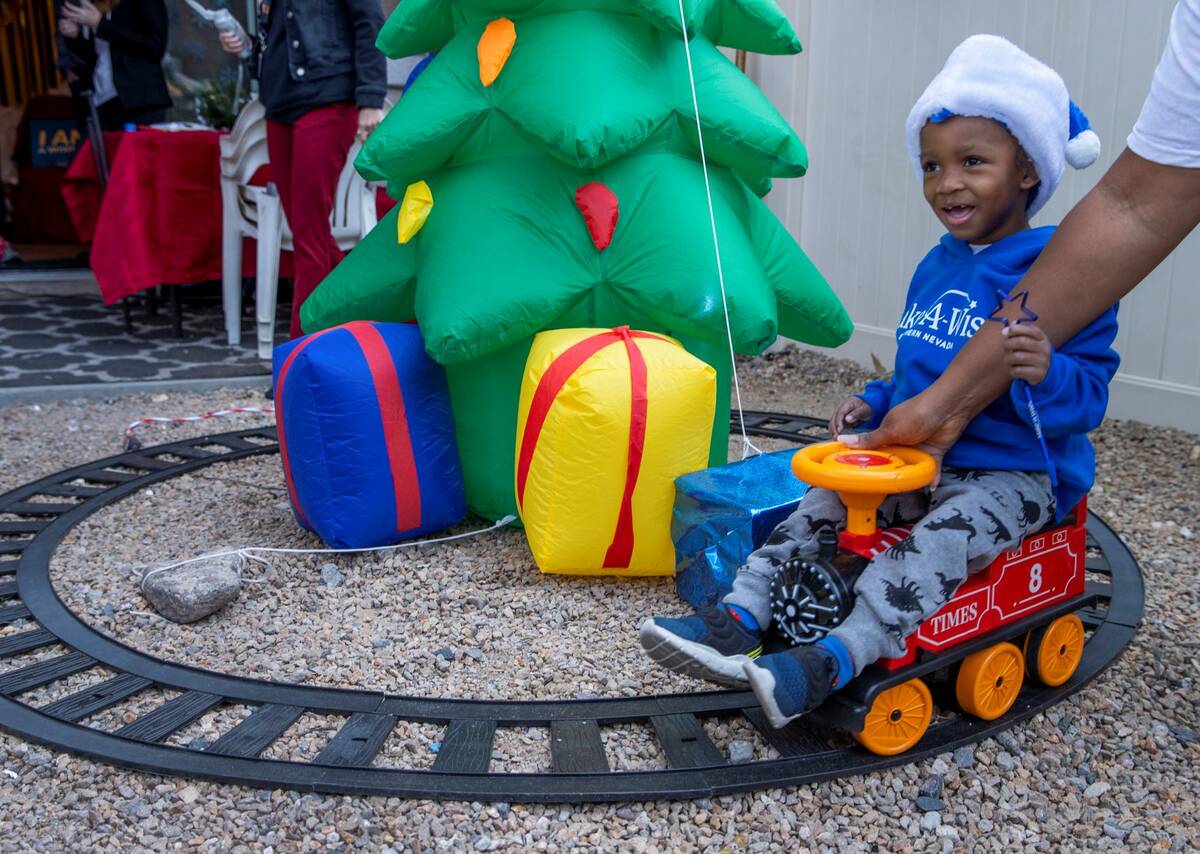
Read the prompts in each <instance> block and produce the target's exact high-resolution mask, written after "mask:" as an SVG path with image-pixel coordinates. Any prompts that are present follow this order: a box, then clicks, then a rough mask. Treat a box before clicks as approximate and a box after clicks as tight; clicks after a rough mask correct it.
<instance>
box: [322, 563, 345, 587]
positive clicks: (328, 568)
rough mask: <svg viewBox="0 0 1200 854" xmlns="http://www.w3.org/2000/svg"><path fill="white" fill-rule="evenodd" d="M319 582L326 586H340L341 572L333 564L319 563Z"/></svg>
mask: <svg viewBox="0 0 1200 854" xmlns="http://www.w3.org/2000/svg"><path fill="white" fill-rule="evenodd" d="M321 583H322V584H324V585H325V586H326V587H340V586H341V584H342V573H341V570H339V569H338V568H337V567H336V566H335V565H334V564H332V563H323V564H321Z"/></svg>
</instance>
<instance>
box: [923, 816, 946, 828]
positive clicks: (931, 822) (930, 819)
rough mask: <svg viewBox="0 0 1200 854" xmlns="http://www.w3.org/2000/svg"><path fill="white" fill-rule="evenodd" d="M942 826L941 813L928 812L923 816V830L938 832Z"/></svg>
mask: <svg viewBox="0 0 1200 854" xmlns="http://www.w3.org/2000/svg"><path fill="white" fill-rule="evenodd" d="M941 825H942V814H941V813H940V812H927V813H925V815H923V816H921V829H922V830H937V829H938V828H939V827H941Z"/></svg>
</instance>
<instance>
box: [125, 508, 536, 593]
mask: <svg viewBox="0 0 1200 854" xmlns="http://www.w3.org/2000/svg"><path fill="white" fill-rule="evenodd" d="M516 518H517V517H516V516H505V517H504V518H503V519H498V520H496V522H495V523H494V524H492V525H490V526H489V527H487V528H477V529H475V530H474V531H464V532H463V533H461V534H451V535H450V536H448V537H434V538H433V539H429V540H413V541H411V542H407V543H396V544H395V545H392V546H369V547H367V548H361V549H278V548H270V547H268V546H245V547H243V548H240V549H229V550H227V551H223V552H211V553H209V554H206V555H200V556H198V557H190V558H188V559H186V560H178V561H175V562H174V563H168V564H167V565H165V566H156V567H154V568H152V569H147V570H146V571H145V572H143V573H142V577H141V582H140V586H141V588H142V589H143V590H145V589H146V581H147V580H149V579H150V577H151V576H154V575H158V573H160V572H165V571H166V570H168V569H175V568H176V567H179V566H183V565H184V564H188V563H196V562H198V561H202V560H211V559H213V558H217V557H229V556H231V555H237V557H238V558H239V559H240V561H241V563H240V564H239V566H238V576H239V577H240V576H241V571H242V570H243V569H244V568H245V566H246V561H248V560H252V561H254V562H256V563H261V564H263V565H264V566H270V563H268V562H267V560H266V559H265V558H261V557H257V556H256V554H255V553H267V554H290V555H314V554H359V553H362V552H387V551H392V550H393V549H406V548H411V547H412V546H431V545H433V544H434V543H448V542H450V541H451V540H461V539H465V538H466V537H477V536H479V535H480V534H486V533H488V532H489V531H494V530H496V529H497V528H503V527H504V526H505V525H507V524H508V523H509V522H512V521H514V520H515V519H516Z"/></svg>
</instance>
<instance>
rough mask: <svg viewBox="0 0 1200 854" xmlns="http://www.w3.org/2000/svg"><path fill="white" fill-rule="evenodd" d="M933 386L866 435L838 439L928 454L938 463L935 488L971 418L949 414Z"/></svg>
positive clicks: (855, 445)
mask: <svg viewBox="0 0 1200 854" xmlns="http://www.w3.org/2000/svg"><path fill="white" fill-rule="evenodd" d="M936 389H937V387H936V385H935V386H930V388H929V389H926V390H925V391H924V392H922V393H921V394H919V395H917V396H916V397H914V398H911V399H909V400H906V401H904V402H903V403H901V404H898V405H897V406H895V407H894V408H892V409H890V410H888V413H887V415H885V416H884V417H883V421H882V423H880V425H879V426H878V427H877V428H875V429H874V430H869V431H867V432H866V433H847V434H844V435H839V436H837V440H838V441H839V442H841V443H842V444H843V445H846V446H847V447H849V448H859V449H862V450H870V449H872V448H879V447H882V446H883V445H909V446H912V447H915V448H920V449H921V450H922V451H925V452H926V453H928V454H929V455H930V456H931V457H933V460H934V462H935V463H937V474H935V475H934V477H933V483H931V484H930V485H929V486H930V488H931V489H933V488H936V487H937V485H938V482H939V481H940V480H941V477H942V459H943V458H944V457H945V456H946V454H947V452H948V451H949V450H950V449H951V448H952V447H954V443H955V442H957V441H958V437H959V436H961V435H962V432H963V430H965V429H967V425H968V424H970V423H971V418H970V416H964V415H962V414H960V413H951V414H947V411H948V408H947V407H946V406H944V405H942V403H941V402H940V401H939V400H937V398H936V397H935V396H934V395H933V394H931V392H936Z"/></svg>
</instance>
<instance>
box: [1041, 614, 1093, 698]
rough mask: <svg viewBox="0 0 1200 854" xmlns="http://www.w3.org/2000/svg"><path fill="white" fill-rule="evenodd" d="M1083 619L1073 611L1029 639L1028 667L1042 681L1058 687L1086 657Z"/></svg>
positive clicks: (1044, 683)
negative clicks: (1084, 656)
mask: <svg viewBox="0 0 1200 854" xmlns="http://www.w3.org/2000/svg"><path fill="white" fill-rule="evenodd" d="M1083 642H1084V635H1083V621H1082V620H1080V619H1079V617H1077V616H1076V615H1074V614H1067V615H1066V616H1064V617H1059V618H1058V619H1057V620H1054V621H1053V622H1051V623H1050V624H1049V625H1047V626H1045V627H1044V628H1042V629H1039V630H1037V631H1035V632H1034V633H1033V635H1032V637H1031V639H1030V644H1029V647H1030V653H1031V655H1030V659H1029V669H1030V672H1031V675H1033V676H1036V677H1037V678H1038V681H1040V682H1041V683H1042V684H1043V685H1049V686H1050V687H1051V688H1057V687H1058V686H1059V685H1062V684H1063V683H1064V682H1066V681H1067V680H1068V679H1070V678H1071V677H1072V676H1073V675H1075V669H1076V668H1077V667H1079V662H1080V661H1082V660H1083Z"/></svg>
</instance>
